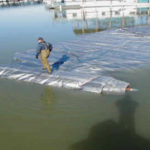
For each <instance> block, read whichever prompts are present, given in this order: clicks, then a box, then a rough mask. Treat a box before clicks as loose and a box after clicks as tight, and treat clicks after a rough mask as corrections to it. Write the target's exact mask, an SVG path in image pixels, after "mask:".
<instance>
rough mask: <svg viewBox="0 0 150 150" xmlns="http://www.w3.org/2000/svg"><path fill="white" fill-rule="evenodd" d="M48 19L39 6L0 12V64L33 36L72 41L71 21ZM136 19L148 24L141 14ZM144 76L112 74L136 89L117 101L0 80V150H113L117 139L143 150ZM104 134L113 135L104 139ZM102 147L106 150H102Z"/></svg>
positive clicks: (143, 71) (148, 137)
mask: <svg viewBox="0 0 150 150" xmlns="http://www.w3.org/2000/svg"><path fill="white" fill-rule="evenodd" d="M53 17H54V12H53V11H52V12H49V11H48V10H45V8H44V7H43V6H42V5H41V6H29V7H26V8H9V9H0V19H1V24H0V39H1V45H0V64H11V63H12V61H13V60H12V59H13V55H14V54H15V53H16V52H23V51H25V50H27V49H31V48H34V47H35V46H36V39H37V37H38V36H39V35H40V36H43V37H45V39H46V40H48V41H50V42H52V43H54V44H56V43H58V42H64V41H68V40H75V39H76V38H77V37H78V36H77V35H76V34H75V33H74V31H73V29H74V20H70V21H68V20H67V21H64V20H60V21H58V22H57V21H56V20H55V19H53ZM139 17H140V18H142V17H144V18H147V19H149V16H148V15H147V14H146V15H145V14H143V15H140V16H139ZM140 20H145V19H140ZM141 28H142V27H141ZM93 29H95V26H94V27H93ZM148 29H149V28H148ZM66 31H67V32H66ZM60 33H61V34H60ZM147 36H149V34H148V33H147ZM149 70H150V67H149V66H147V67H143V68H140V69H133V70H131V71H123V72H114V73H112V75H113V76H114V77H116V78H118V79H120V80H125V81H128V82H130V83H131V84H132V85H134V86H135V87H136V88H138V89H139V92H137V93H127V95H122V96H114V95H110V96H106V95H105V96H99V95H95V94H89V93H85V92H79V91H73V90H65V89H58V88H50V87H45V86H40V85H36V84H32V83H23V82H16V81H11V80H6V79H0V103H1V105H0V118H1V124H0V133H1V134H0V141H1V142H0V147H1V149H5V150H12V149H15V150H20V149H22V150H26V149H29V150H34V149H36V150H38V149H39V150H41V149H45V150H49V149H52V150H59V149H61V150H72V149H79V150H84V149H88V148H92V147H93V148H94V149H99V148H103V149H104V150H105V149H113V145H114V144H115V143H116V141H117V142H119V141H118V140H117V139H118V138H119V139H121V140H125V144H126V145H127V146H130V145H129V144H128V142H129V143H131V145H132V146H133V147H135V148H137V149H140V150H143V149H149V143H150V142H149V141H150V133H149V124H150V119H149V113H150V112H149V107H150V101H149V97H150V94H149V88H150V86H149V85H150V82H149V81H150V77H149V74H150V71H149ZM110 75H111V74H110ZM108 130H109V131H110V132H109V133H117V135H116V134H112V135H113V136H110V135H109V134H108V132H107V131H108ZM116 130H117V131H118V132H116ZM125 131H126V134H125ZM114 136H115V137H116V138H115V139H114ZM133 136H134V137H135V139H133ZM113 139H114V140H113ZM126 139H128V140H129V141H127V140H126ZM99 141H101V142H99ZM108 141H110V142H109V143H111V144H110V147H109V148H108V147H107V146H104V144H105V143H106V144H107V142H108ZM137 143H139V145H137ZM87 147H88V148H87ZM115 148H116V147H115Z"/></svg>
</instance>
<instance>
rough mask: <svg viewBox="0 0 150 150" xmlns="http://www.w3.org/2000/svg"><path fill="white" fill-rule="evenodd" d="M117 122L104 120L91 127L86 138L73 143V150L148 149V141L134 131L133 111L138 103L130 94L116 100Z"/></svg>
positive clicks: (149, 143) (149, 142)
mask: <svg viewBox="0 0 150 150" xmlns="http://www.w3.org/2000/svg"><path fill="white" fill-rule="evenodd" d="M116 107H117V108H118V111H119V120H118V123H117V122H115V121H113V120H106V121H104V122H101V123H99V124H97V125H96V126H94V127H92V129H91V130H90V133H89V135H88V138H87V139H85V140H83V141H81V142H78V143H76V144H74V145H73V146H72V149H73V150H92V149H93V150H148V149H150V141H148V140H147V139H144V138H143V137H141V136H139V135H138V134H137V133H136V131H135V119H134V116H135V112H136V108H137V107H138V103H137V102H135V101H133V100H132V99H131V97H130V96H125V97H124V98H123V99H121V100H119V101H117V102H116Z"/></svg>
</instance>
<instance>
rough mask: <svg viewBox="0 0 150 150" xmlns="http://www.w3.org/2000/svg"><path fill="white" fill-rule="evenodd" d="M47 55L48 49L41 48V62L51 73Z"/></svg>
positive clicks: (48, 53)
mask: <svg viewBox="0 0 150 150" xmlns="http://www.w3.org/2000/svg"><path fill="white" fill-rule="evenodd" d="M49 55H50V51H49V50H41V53H40V59H41V62H42V64H43V68H44V69H47V70H48V72H49V73H51V68H50V65H49V62H48V57H49Z"/></svg>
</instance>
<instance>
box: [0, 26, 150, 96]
mask: <svg viewBox="0 0 150 150" xmlns="http://www.w3.org/2000/svg"><path fill="white" fill-rule="evenodd" d="M149 29H150V26H145V27H144V26H142V27H135V28H127V29H111V30H107V31H103V32H99V33H94V34H87V35H81V36H78V38H77V39H76V40H74V41H68V42H62V43H58V44H56V45H54V50H53V51H52V53H51V56H50V65H51V67H52V70H53V73H52V75H48V74H47V73H43V72H42V71H41V70H40V68H41V67H42V66H41V62H40V60H36V59H35V50H27V51H25V52H21V53H16V54H15V56H14V62H13V64H11V66H1V67H0V77H2V78H8V79H15V80H20V81H25V82H33V83H38V84H43V85H49V86H56V87H65V88H72V89H79V90H83V91H88V92H95V93H107V94H109V93H124V92H125V91H126V88H127V87H128V86H129V83H128V82H124V81H120V80H117V79H115V78H113V77H109V73H108V72H110V71H115V72H116V71H121V70H133V69H135V68H140V67H143V66H144V65H150V40H149V37H150V30H149Z"/></svg>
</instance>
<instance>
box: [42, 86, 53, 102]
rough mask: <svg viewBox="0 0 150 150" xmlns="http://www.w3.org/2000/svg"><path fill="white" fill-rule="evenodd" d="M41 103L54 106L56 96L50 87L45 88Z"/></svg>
mask: <svg viewBox="0 0 150 150" xmlns="http://www.w3.org/2000/svg"><path fill="white" fill-rule="evenodd" d="M41 101H42V102H44V103H45V104H47V105H52V104H53V103H54V102H55V94H54V92H53V90H52V89H51V88H50V87H48V86H47V87H45V90H44V92H43V93H42V95H41Z"/></svg>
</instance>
